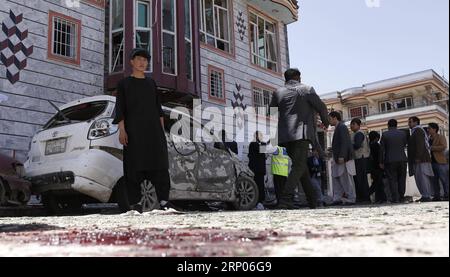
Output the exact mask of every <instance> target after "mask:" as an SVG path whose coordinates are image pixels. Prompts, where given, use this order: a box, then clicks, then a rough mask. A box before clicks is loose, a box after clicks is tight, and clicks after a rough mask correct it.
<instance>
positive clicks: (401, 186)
mask: <svg viewBox="0 0 450 277" xmlns="http://www.w3.org/2000/svg"><path fill="white" fill-rule="evenodd" d="M406 171H407V163H406V162H394V163H388V164H386V165H385V172H386V176H387V178H388V180H389V185H390V187H391V196H392V199H391V200H392V201H393V202H399V201H402V200H403V198H404V197H405V193H406Z"/></svg>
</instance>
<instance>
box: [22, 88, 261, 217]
mask: <svg viewBox="0 0 450 277" xmlns="http://www.w3.org/2000/svg"><path fill="white" fill-rule="evenodd" d="M115 100H116V99H115V97H111V96H106V95H104V96H96V97H90V98H85V99H81V100H78V101H75V102H71V103H68V104H66V105H63V106H62V107H61V108H60V110H59V111H58V112H57V113H56V114H55V116H54V117H52V118H51V120H50V121H49V122H48V123H47V124H45V126H44V127H43V129H42V130H41V131H39V132H38V133H37V134H36V135H35V136H34V137H33V139H32V141H31V150H30V152H29V155H28V160H27V162H26V163H25V172H26V177H27V178H28V179H29V180H30V181H31V183H32V190H33V193H35V194H41V195H42V200H43V203H44V206H45V207H46V208H47V209H48V210H49V211H50V212H52V213H61V212H64V211H68V210H77V209H80V208H81V206H82V204H83V203H95V202H101V203H108V202H109V203H118V204H119V207H120V208H121V210H122V211H127V210H129V209H130V204H132V203H129V201H128V197H127V192H126V190H127V186H126V184H125V181H124V178H123V163H122V160H123V153H122V149H123V148H122V145H120V143H119V138H118V127H117V126H116V125H113V124H112V121H113V118H114V109H115ZM55 109H57V108H56V106H55ZM163 110H164V113H165V125H166V126H165V127H166V136H167V142H168V152H169V165H170V170H169V171H170V178H171V191H170V200H173V201H177V200H204V201H223V202H228V203H230V204H231V205H230V206H231V207H233V208H234V209H238V210H250V209H253V208H254V207H255V206H256V204H257V200H258V189H257V186H256V184H255V183H254V181H253V172H252V171H251V170H250V169H249V168H248V166H247V165H246V164H244V163H243V162H241V161H240V160H239V159H238V157H237V156H236V155H234V153H232V152H230V151H224V150H219V149H215V148H214V147H213V146H212V144H211V145H209V144H206V143H193V142H192V141H190V140H186V139H180V138H179V137H177V136H176V135H169V132H168V130H170V128H171V126H173V124H175V123H177V122H178V121H177V120H173V119H170V114H171V113H172V112H173V113H175V114H176V115H179V116H188V117H189V118H190V120H192V118H191V117H190V116H189V115H186V114H182V113H180V112H177V111H176V110H173V109H170V108H167V107H164V108H163ZM191 122H193V121H191ZM191 125H192V123H191ZM190 127H191V128H192V126H190ZM141 189H142V191H143V192H145V195H143V198H142V199H143V200H142V201H144V206H145V208H146V209H149V210H151V209H154V208H157V207H158V201H157V199H156V192H155V189H154V187H153V186H152V185H151V183H149V182H143V183H142V184H141Z"/></svg>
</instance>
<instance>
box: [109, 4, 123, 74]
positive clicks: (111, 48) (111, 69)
mask: <svg viewBox="0 0 450 277" xmlns="http://www.w3.org/2000/svg"><path fill="white" fill-rule="evenodd" d="M122 10H123V18H122V20H123V24H122V25H123V26H122V28H119V29H116V30H113V29H112V28H113V20H112V19H113V16H112V12H113V9H112V5H111V4H110V7H109V20H110V21H109V55H108V56H109V57H108V58H109V66H108V71H109V73H110V74H114V73H121V72H124V71H125V42H126V40H125V1H122ZM113 32H114V33H117V32H122V33H123V46H122V49H123V55H122V59H123V61H124V64H123V65H122V70H119V71H113V66H114V65H113V63H115V61H113V59H114V57H113V51H112V50H113V47H112V46H113V43H112V42H113Z"/></svg>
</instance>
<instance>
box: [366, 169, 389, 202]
mask: <svg viewBox="0 0 450 277" xmlns="http://www.w3.org/2000/svg"><path fill="white" fill-rule="evenodd" d="M370 176H371V177H372V181H373V182H372V186H371V187H370V191H369V192H370V195H372V194H374V193H375V201H376V202H385V201H386V200H387V197H386V193H385V192H384V183H383V171H382V170H380V169H372V172H371V173H370Z"/></svg>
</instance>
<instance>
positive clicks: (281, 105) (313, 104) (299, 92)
mask: <svg viewBox="0 0 450 277" xmlns="http://www.w3.org/2000/svg"><path fill="white" fill-rule="evenodd" d="M270 107H278V110H279V114H278V116H279V118H278V140H279V141H278V144H279V145H282V144H285V143H288V142H292V141H297V140H309V141H311V143H312V144H313V146H314V147H315V148H316V149H318V150H319V151H321V150H322V149H321V147H320V144H319V143H318V139H317V114H319V115H320V118H321V120H322V123H323V124H325V126H327V127H328V125H329V121H328V109H327V106H326V105H325V104H324V103H323V102H322V100H321V99H320V97H319V96H318V95H317V94H316V91H315V90H314V88H313V87H310V86H307V85H304V84H302V83H300V82H298V81H289V82H287V83H286V86H285V87H283V88H280V89H279V90H278V91H277V92H275V93H274V94H273V96H272V101H271V103H270Z"/></svg>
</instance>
